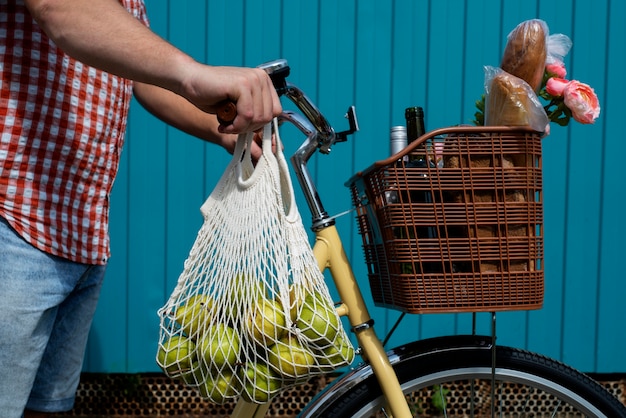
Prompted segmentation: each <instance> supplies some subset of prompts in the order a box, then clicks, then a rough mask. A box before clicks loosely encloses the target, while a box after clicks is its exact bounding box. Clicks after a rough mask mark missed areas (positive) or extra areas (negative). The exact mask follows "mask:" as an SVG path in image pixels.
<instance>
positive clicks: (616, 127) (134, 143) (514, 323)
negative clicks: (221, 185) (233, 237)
mask: <svg viewBox="0 0 626 418" xmlns="http://www.w3.org/2000/svg"><path fill="white" fill-rule="evenodd" d="M147 6H148V9H149V13H150V16H151V22H152V27H153V29H154V30H155V31H156V32H157V33H159V34H161V35H162V36H163V37H165V38H167V39H168V40H170V41H171V42H172V43H173V44H175V45H176V46H178V47H180V48H181V49H183V50H185V51H187V52H188V53H189V54H191V55H192V56H194V57H195V58H197V59H198V60H201V61H204V62H208V63H212V64H228V65H246V66H255V65H257V64H260V63H262V62H265V61H269V60H272V59H276V58H286V59H287V60H288V61H289V63H290V65H291V67H292V76H291V77H290V79H291V81H292V82H293V83H295V84H297V85H299V86H300V87H302V88H303V89H304V90H305V91H306V92H307V93H308V94H309V95H310V96H311V98H312V99H313V100H314V101H316V102H317V103H318V104H319V107H320V108H321V109H322V110H323V111H324V113H326V114H327V116H328V117H329V119H330V121H331V123H333V124H336V126H337V129H345V120H344V119H343V114H344V113H345V110H346V109H347V107H348V106H349V105H352V104H354V105H356V108H357V112H358V115H359V121H360V127H361V131H360V132H359V133H358V134H357V135H355V136H354V137H353V138H351V139H350V142H348V143H345V144H339V145H337V146H336V148H335V149H334V150H333V152H332V154H331V155H330V156H320V157H319V158H317V159H316V160H315V161H314V163H313V166H312V171H313V173H314V175H315V178H316V180H317V181H318V182H319V184H320V194H321V195H322V198H325V199H326V200H325V202H326V205H327V210H328V211H329V212H330V213H331V214H334V213H339V212H342V211H344V210H346V209H348V208H349V207H350V200H349V196H348V190H347V189H346V188H345V187H344V186H343V181H344V180H346V179H347V178H349V177H350V175H352V173H353V172H355V171H356V170H358V169H362V168H364V167H366V166H367V165H369V164H370V163H371V162H373V161H375V160H377V159H381V158H382V157H385V156H386V154H387V151H388V132H389V127H390V126H392V125H397V124H402V123H403V109H404V108H405V107H407V106H410V105H419V106H423V107H424V108H425V111H426V124H427V129H434V128H437V127H443V126H447V125H454V124H458V123H468V122H470V121H471V119H472V117H473V113H474V101H475V100H476V99H477V98H478V97H479V96H480V94H481V93H482V84H483V70H482V67H483V66H484V65H498V63H499V60H500V55H501V52H502V50H503V48H504V44H505V40H506V34H507V33H508V32H509V31H510V30H511V29H512V28H513V27H515V26H516V25H517V24H518V23H519V22H521V21H523V20H526V19H530V18H535V17H538V18H541V19H544V20H545V21H546V22H547V23H548V25H549V26H550V30H551V32H553V33H556V32H560V33H565V34H567V35H569V36H570V37H571V38H572V40H573V43H574V47H573V49H572V52H571V53H570V54H569V56H568V57H567V58H566V64H567V67H568V69H569V76H570V77H571V78H575V79H579V80H581V81H584V82H587V83H589V84H591V85H592V86H593V87H594V88H595V90H596V92H597V94H598V96H599V97H600V101H601V105H602V114H601V117H600V119H599V120H598V121H597V122H596V124H595V125H592V126H582V125H579V124H572V125H571V126H570V127H568V128H559V127H557V126H553V132H552V135H550V136H549V137H548V138H545V139H544V140H543V145H544V160H543V163H544V184H545V190H544V191H545V193H544V197H545V244H546V249H545V257H546V261H545V266H546V268H545V271H546V299H545V307H544V308H543V309H541V310H538V311H532V312H510V313H501V314H498V336H499V342H501V343H504V344H512V345H516V346H520V347H526V348H529V349H531V350H535V351H539V352H542V353H545V354H547V355H550V356H552V357H555V358H558V359H561V360H564V361H565V362H567V363H570V364H572V365H574V366H575V367H578V368H580V369H582V370H584V371H587V372H626V357H625V356H624V352H626V333H625V332H624V331H623V326H622V324H623V321H624V319H626V300H625V299H626V298H625V296H626V295H625V293H626V292H625V291H624V289H625V286H624V284H623V282H624V277H625V273H624V258H623V257H624V255H623V254H622V252H623V250H624V247H625V246H624V244H623V242H624V238H625V236H626V226H625V225H626V222H624V215H623V214H624V209H623V206H622V205H624V203H625V196H626V187H625V186H624V179H625V177H626V176H625V175H624V167H625V166H626V164H625V163H624V160H625V155H626V142H625V140H624V139H623V138H622V136H621V135H622V122H623V120H622V118H623V117H624V115H622V112H623V111H625V110H626V108H625V106H624V104H623V100H624V98H625V97H626V87H625V83H624V81H623V73H624V68H626V58H625V57H626V24H625V22H626V2H623V1H621V0H612V1H611V0H596V1H594V2H589V1H575V0H569V1H568V0H563V1H560V2H554V1H550V0H536V1H531V2H528V1H527V2H517V1H515V2H513V1H504V0H502V1H495V0H492V1H489V0H467V1H463V0H436V1H435V0H431V1H427V0H415V1H411V0H397V1H380V0H360V1H357V0H341V1H337V0H316V1H313V0H309V1H288V0H283V1H279V0H274V1H270V0H267V1H260V0H247V1H246V0H229V1H227V2H226V1H223V0H215V1H213V0H211V1H200V0H184V1H175V0H171V1H168V0H147ZM127 139H128V142H127V147H126V149H125V152H124V157H123V162H122V167H121V172H120V175H119V177H118V179H117V181H116V184H115V187H114V193H113V196H112V206H113V209H112V213H111V217H112V220H111V225H112V230H111V234H112V244H113V258H112V259H111V262H110V266H109V270H108V273H107V278H106V284H105V287H104V290H103V295H102V299H101V303H100V305H99V308H98V312H97V315H96V318H95V322H94V327H93V331H92V333H91V337H90V342H89V347H88V353H87V357H86V363H85V370H86V371H93V372H129V373H134V372H146V371H156V370H157V367H156V364H155V362H154V353H155V348H156V341H157V336H158V318H157V316H156V310H157V309H158V308H159V307H160V306H161V305H162V304H163V303H164V302H165V300H166V298H167V297H168V295H169V293H170V292H171V291H172V289H173V288H174V285H175V282H176V280H177V277H178V274H179V272H180V270H181V268H182V263H183V261H184V259H185V257H186V255H187V252H188V251H189V248H190V246H191V244H192V242H193V240H194V238H195V234H196V231H197V230H198V228H199V227H200V225H201V221H202V219H201V216H200V213H199V207H200V205H201V204H202V202H203V201H204V199H205V198H206V197H207V196H208V195H209V193H210V192H211V190H212V188H213V186H214V185H215V182H216V181H217V179H218V177H219V176H220V174H221V172H222V169H223V168H224V167H225V165H226V164H227V162H228V160H229V155H228V154H227V153H226V152H224V151H223V150H222V149H221V148H218V147H216V146H213V145H210V144H204V143H202V142H201V141H197V140H194V139H192V138H189V137H187V136H186V135H183V134H181V133H180V132H178V131H176V130H175V129H172V128H168V127H167V126H165V125H164V124H163V123H161V122H159V121H157V120H156V119H154V118H153V117H151V116H150V115H149V114H147V113H146V112H145V111H144V110H143V109H142V108H141V107H140V106H139V105H137V104H136V103H135V104H134V105H133V107H132V109H131V118H130V126H129V130H128V137H127ZM299 139H300V136H298V135H296V133H295V131H294V130H289V129H285V131H284V133H283V140H284V142H285V143H286V153H287V154H288V155H289V154H290V152H291V151H293V150H295V147H296V142H297V141H298V140H299ZM301 210H302V211H303V214H304V218H305V220H306V219H308V213H306V208H305V206H304V204H303V203H302V204H301ZM338 226H339V228H340V232H341V233H342V234H343V236H344V237H345V245H346V248H347V250H348V253H349V256H350V257H351V258H352V260H353V261H354V263H355V270H356V272H357V274H358V275H359V276H360V277H361V281H362V284H363V285H364V286H367V281H366V270H365V268H364V266H363V264H362V254H361V247H360V238H359V236H358V235H357V232H356V228H355V221H354V219H353V217H352V216H344V217H342V218H340V219H339V221H338ZM372 313H373V314H374V316H375V317H376V320H377V328H378V330H379V331H380V332H381V333H382V332H384V331H386V329H388V328H389V327H390V326H391V324H392V323H393V321H394V320H395V318H396V317H397V315H398V313H397V312H394V311H385V310H383V309H379V308H373V309H372ZM479 320H480V321H479V331H481V332H489V321H488V318H487V315H480V316H479ZM470 324H471V318H470V316H469V315H443V314H439V315H425V316H411V317H410V318H409V319H408V320H406V321H405V323H404V325H402V326H401V327H400V329H399V331H398V332H397V335H396V337H394V338H393V339H392V341H391V344H393V345H395V344H399V343H401V342H402V341H405V340H408V339H412V338H417V337H419V338H423V337H428V336H434V335H441V334H447V333H462V332H468V331H469V327H470Z"/></svg>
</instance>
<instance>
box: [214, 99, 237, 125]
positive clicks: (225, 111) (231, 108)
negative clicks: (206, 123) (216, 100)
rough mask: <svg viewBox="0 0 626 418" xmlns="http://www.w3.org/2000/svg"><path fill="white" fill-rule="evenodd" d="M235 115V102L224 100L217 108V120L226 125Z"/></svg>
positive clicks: (231, 121)
mask: <svg viewBox="0 0 626 418" xmlns="http://www.w3.org/2000/svg"><path fill="white" fill-rule="evenodd" d="M236 117H237V106H236V105H235V103H233V102H230V101H225V102H223V103H222V104H220V105H219V106H218V108H217V121H218V122H219V123H220V124H222V125H224V126H226V125H230V124H231V123H233V121H234V120H235V118H236Z"/></svg>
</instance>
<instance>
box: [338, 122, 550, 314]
mask: <svg viewBox="0 0 626 418" xmlns="http://www.w3.org/2000/svg"><path fill="white" fill-rule="evenodd" d="M541 162H542V161H541V137H540V134H538V133H536V132H533V131H529V130H520V129H519V128H516V129H513V128H506V127H454V128H445V129H439V130H437V131H433V132H430V133H428V134H426V135H424V136H422V137H421V138H419V139H418V140H416V141H414V142H413V143H411V144H410V145H409V146H408V147H407V148H405V149H404V150H403V151H402V152H400V153H398V154H396V155H395V156H392V157H390V158H388V159H387V160H384V161H379V162H376V163H374V164H373V165H372V166H370V167H369V168H367V169H366V170H365V171H363V172H360V173H357V174H356V175H355V176H353V177H352V178H351V179H350V180H349V182H348V183H347V185H348V186H349V187H350V188H351V191H352V198H353V202H354V204H355V206H356V209H357V220H358V224H359V233H360V234H361V237H362V239H363V250H364V253H365V261H366V263H367V265H368V273H369V274H368V275H369V282H370V287H371V292H372V295H373V298H374V302H375V304H376V305H378V306H384V307H388V308H392V309H398V310H401V311H404V312H408V313H427V312H481V311H489V312H490V311H502V310H527V309H538V308H540V307H541V306H542V303H543V296H544V283H543V281H544V274H543V204H542V171H541Z"/></svg>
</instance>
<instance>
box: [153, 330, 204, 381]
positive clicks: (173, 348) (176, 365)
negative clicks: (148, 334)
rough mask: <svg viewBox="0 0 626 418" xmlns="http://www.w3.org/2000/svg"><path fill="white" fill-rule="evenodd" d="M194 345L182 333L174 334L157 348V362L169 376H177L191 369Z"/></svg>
mask: <svg viewBox="0 0 626 418" xmlns="http://www.w3.org/2000/svg"><path fill="white" fill-rule="evenodd" d="M195 350H196V345H195V344H194V342H193V341H192V340H191V339H189V338H187V337H185V336H182V335H174V336H172V337H170V338H168V339H167V340H165V341H164V342H163V343H162V344H159V348H158V350H157V363H158V365H159V367H161V369H163V371H164V372H165V373H166V374H167V375H168V376H170V377H178V376H181V375H182V374H184V373H186V372H188V371H189V370H191V369H192V365H193V363H194V362H195V360H196V356H195Z"/></svg>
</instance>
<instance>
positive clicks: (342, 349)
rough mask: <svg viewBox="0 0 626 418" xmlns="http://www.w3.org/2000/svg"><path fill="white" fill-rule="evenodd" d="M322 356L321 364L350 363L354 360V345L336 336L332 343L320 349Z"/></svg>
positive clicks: (336, 365) (336, 364) (337, 365)
mask: <svg viewBox="0 0 626 418" xmlns="http://www.w3.org/2000/svg"><path fill="white" fill-rule="evenodd" d="M322 353H323V354H324V357H323V358H322V359H321V363H322V364H326V365H329V366H333V367H339V366H344V365H347V364H350V363H352V361H353V360H354V355H355V353H354V347H352V344H351V343H350V342H349V341H348V340H347V339H345V338H343V337H338V338H337V339H336V340H335V341H334V343H333V344H331V345H329V346H328V347H326V348H324V349H323V350H322Z"/></svg>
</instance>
